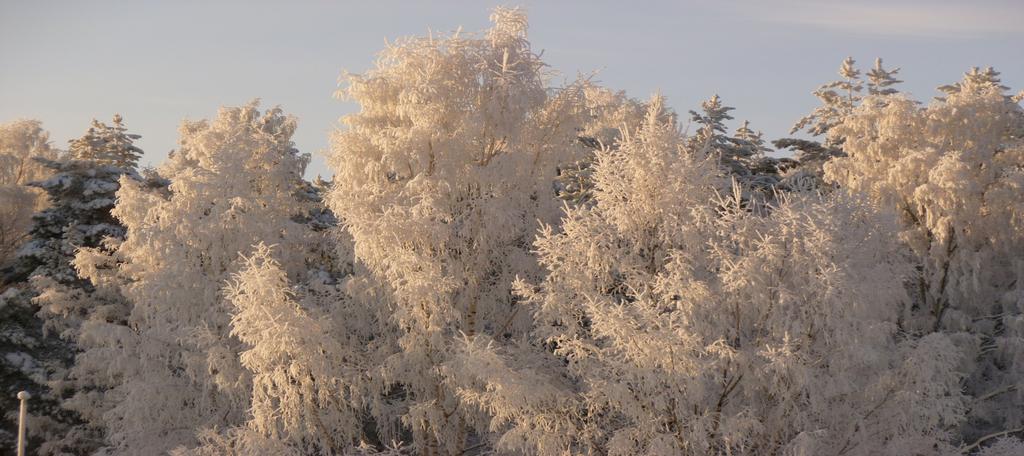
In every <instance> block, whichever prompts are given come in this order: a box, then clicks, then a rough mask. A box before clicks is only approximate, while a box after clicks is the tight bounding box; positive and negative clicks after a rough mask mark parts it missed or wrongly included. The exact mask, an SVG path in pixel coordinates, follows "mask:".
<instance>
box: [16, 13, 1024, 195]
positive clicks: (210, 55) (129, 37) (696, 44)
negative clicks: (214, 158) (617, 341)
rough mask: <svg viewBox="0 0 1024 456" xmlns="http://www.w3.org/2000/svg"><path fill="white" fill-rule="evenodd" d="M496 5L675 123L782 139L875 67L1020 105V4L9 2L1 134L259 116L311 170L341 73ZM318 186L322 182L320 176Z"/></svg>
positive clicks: (59, 135) (59, 133)
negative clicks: (853, 66) (961, 85)
mask: <svg viewBox="0 0 1024 456" xmlns="http://www.w3.org/2000/svg"><path fill="white" fill-rule="evenodd" d="M497 4H504V5H521V6H523V7H525V8H526V10H527V11H528V12H529V14H530V40H531V41H532V43H533V46H534V48H535V49H536V50H538V51H539V50H543V51H544V58H545V60H546V61H547V62H548V63H549V64H550V65H551V67H552V68H553V69H555V70H557V71H559V72H561V73H562V74H563V75H564V76H565V77H566V78H568V79H572V78H574V77H575V75H576V74H577V73H578V72H585V73H589V72H591V71H597V72H598V74H597V77H596V79H597V80H598V81H600V82H602V83H603V84H605V85H606V86H609V87H611V88H616V89H623V90H626V91H627V92H628V93H629V94H630V95H631V96H634V97H639V98H646V97H647V96H649V95H650V94H651V93H652V92H655V91H658V90H660V91H661V92H662V93H663V94H664V95H666V96H667V97H668V102H669V104H670V105H671V106H672V107H674V108H675V109H676V110H677V111H680V112H686V111H687V110H688V109H692V108H695V107H696V106H698V105H699V103H700V101H701V100H702V99H705V98H707V97H708V96H710V95H712V94H714V93H718V94H719V95H721V96H722V98H723V99H724V101H725V102H726V104H728V105H730V106H734V107H736V108H737V109H736V111H735V112H734V114H735V116H736V117H737V121H739V120H742V119H749V120H750V121H751V124H752V126H753V127H754V128H757V129H760V130H763V131H764V132H765V135H766V137H768V138H769V139H775V138H778V137H781V136H784V135H786V133H787V131H788V129H789V126H790V125H792V123H793V122H794V121H796V120H797V119H798V118H799V117H800V116H801V115H803V114H805V113H806V112H808V111H809V110H811V109H812V108H813V107H814V106H816V104H817V101H816V99H815V98H814V97H813V96H812V95H811V91H812V90H813V89H814V88H815V87H816V86H817V85H818V84H820V83H822V82H825V81H828V80H831V79H832V78H833V77H834V76H835V71H836V68H837V67H838V64H839V62H840V61H841V60H842V58H843V57H845V56H847V55H851V56H853V57H854V58H855V59H857V60H858V64H859V65H861V66H862V67H867V66H869V65H870V64H871V63H872V62H873V60H874V58H875V57H876V56H881V57H883V58H884V59H885V62H886V63H887V64H888V65H889V66H899V67H902V68H903V70H902V71H901V73H900V76H901V78H902V79H904V80H905V81H907V83H905V84H903V85H902V88H903V90H904V91H909V92H911V93H913V94H914V95H916V96H917V97H918V98H921V99H929V98H930V97H932V96H933V95H934V94H935V92H934V88H935V87H936V86H939V85H941V84H945V83H949V82H953V81H955V80H957V79H959V78H960V76H961V74H962V73H963V72H964V71H966V70H967V69H969V68H970V67H971V66H987V65H992V66H995V67H996V69H997V70H999V71H1001V72H1002V73H1003V81H1004V83H1005V84H1006V85H1009V86H1011V87H1013V88H1014V89H1015V90H1020V89H1021V88H1024V1H1020V0H1005V1H984V2H983V1H970V2H968V1H958V2H942V1H932V2H925V1H902V0H889V1H877V0H873V1H870V2H853V1H846V2H840V1H818V2H812V1H809V0H788V1H760V2H757V1H747V0H744V1H721V2H710V1H707V2H697V1H689V2H667V1H661V2H625V1H623V2H611V1H585V2H584V1H578V2H569V1H560V2H556V1H551V2H539V1H525V0H524V1H521V2H512V3H504V2H500V3H499V2H470V1H433V2H428V1H417V2H411V1H410V2H396V1H383V0H376V1H373V0H368V1H363V2H348V1H335V2H327V1H288V2H286V1H275V2H265V1H194V0H185V1H166V2H153V1H132V2H127V1H125V2H111V1H31V0H28V1H12V0H0V62H2V65H3V70H0V122H2V121H8V120H12V119H15V118H37V119H40V120H42V121H43V123H44V125H45V127H46V128H47V129H49V130H50V131H51V138H52V139H53V142H54V144H55V145H57V146H58V147H64V146H65V145H66V143H67V140H68V139H71V138H73V137H76V136H79V135H81V134H82V133H83V132H84V130H85V129H86V128H87V127H88V125H89V120H90V119H92V118H94V117H96V118H99V119H101V120H109V119H110V117H111V115H113V114H114V113H118V112H119V113H121V114H123V115H124V117H125V122H126V123H127V125H128V126H129V128H130V130H131V131H133V132H135V133H138V134H141V135H143V139H142V140H140V141H139V143H138V144H139V145H140V146H141V147H142V148H143V149H144V150H146V157H144V159H143V162H144V163H146V164H155V163H158V162H159V161H161V160H162V159H163V158H164V157H165V156H166V154H167V152H168V151H170V150H171V149H173V148H174V147H175V145H176V140H177V127H178V125H179V123H180V121H181V120H182V119H185V118H191V119H199V118H207V117H210V116H213V115H214V114H215V113H216V109H217V107H218V106H220V105H237V104H241V103H245V102H246V101H247V100H250V99H252V98H256V97H259V98H262V99H263V101H264V104H265V105H281V106H282V107H283V108H284V109H285V111H286V112H289V113H291V114H294V115H296V116H298V118H299V121H300V123H299V131H298V132H297V134H296V137H295V142H296V144H297V146H298V147H299V148H300V149H301V150H303V151H306V152H310V153H312V154H313V155H314V157H317V155H318V152H319V151H321V150H323V149H325V148H326V147H327V135H328V132H329V131H330V130H331V129H332V128H335V127H336V126H337V119H338V118H339V117H340V116H341V115H343V114H345V113H348V112H351V111H352V110H354V109H355V106H354V104H352V103H349V102H342V101H338V100H335V99H334V98H332V93H333V92H334V91H335V89H336V87H337V77H338V75H339V74H340V73H341V72H342V71H343V70H349V71H353V72H360V71H363V70H365V69H367V68H370V66H371V65H372V63H373V61H374V55H375V54H376V53H377V52H378V51H379V50H380V49H381V48H382V47H383V45H384V42H385V39H394V38H396V37H401V36H408V35H420V34H425V33H426V32H427V31H428V30H435V31H442V32H443V31H451V30H454V29H456V28H457V27H459V26H463V28H464V30H467V31H475V30H480V29H483V28H485V27H487V25H488V20H487V18H488V14H489V10H490V9H491V8H492V7H493V6H494V5H497ZM310 171H311V174H315V173H323V174H325V175H329V174H330V173H329V172H328V171H327V170H326V168H325V167H324V165H323V161H322V159H318V158H315V159H314V164H313V167H312V169H311V170H310Z"/></svg>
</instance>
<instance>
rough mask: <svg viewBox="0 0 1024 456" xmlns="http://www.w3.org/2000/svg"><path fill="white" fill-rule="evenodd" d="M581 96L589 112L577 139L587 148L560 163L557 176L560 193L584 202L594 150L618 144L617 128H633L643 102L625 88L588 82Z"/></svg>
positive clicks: (590, 183) (590, 186) (589, 186)
mask: <svg viewBox="0 0 1024 456" xmlns="http://www.w3.org/2000/svg"><path fill="white" fill-rule="evenodd" d="M583 96H584V100H585V101H584V103H586V110H587V114H588V115H587V116H585V117H584V124H583V126H582V129H581V130H580V132H579V141H580V144H582V145H583V146H585V147H586V148H587V149H589V151H588V152H587V153H586V154H585V155H584V156H583V158H581V159H580V160H578V161H577V162H575V163H571V164H566V165H563V166H560V167H559V170H558V178H557V180H556V182H557V184H556V185H557V186H558V188H557V189H558V193H559V196H560V197H561V198H562V199H564V200H566V201H568V202H570V203H573V204H586V203H588V202H589V201H590V200H591V196H592V195H591V190H592V189H593V187H594V183H593V180H592V178H591V175H592V174H593V165H594V152H595V151H597V150H600V149H601V148H604V147H612V148H614V147H618V142H619V140H621V136H620V132H621V131H630V130H632V129H634V128H636V126H637V125H639V123H640V121H641V120H642V119H643V115H644V111H645V109H646V108H645V107H644V104H643V103H641V102H640V101H638V100H634V99H632V98H629V97H627V96H626V94H625V92H622V91H619V92H615V91H612V90H609V89H606V88H604V87H600V86H598V85H595V84H592V83H589V82H585V83H584V85H583ZM666 115H675V113H666Z"/></svg>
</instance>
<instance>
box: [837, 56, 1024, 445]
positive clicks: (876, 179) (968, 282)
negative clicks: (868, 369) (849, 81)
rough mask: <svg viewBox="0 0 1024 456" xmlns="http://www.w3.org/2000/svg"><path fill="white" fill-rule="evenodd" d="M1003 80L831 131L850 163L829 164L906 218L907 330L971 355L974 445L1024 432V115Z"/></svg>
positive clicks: (854, 118)
mask: <svg viewBox="0 0 1024 456" xmlns="http://www.w3.org/2000/svg"><path fill="white" fill-rule="evenodd" d="M996 74H997V73H995V72H994V71H991V70H989V71H986V72H979V71H978V70H977V69H974V70H972V71H971V72H970V73H968V74H967V75H966V76H965V78H964V79H963V81H961V82H960V83H958V84H955V85H952V86H946V87H945V88H944V90H945V91H946V93H947V96H946V97H945V98H943V99H937V100H935V101H933V102H932V103H931V104H930V105H928V106H926V107H922V106H921V105H920V104H918V103H917V102H915V101H913V100H910V99H908V98H905V97H901V96H894V95H890V96H887V97H886V98H885V100H884V102H872V103H867V102H866V103H864V104H862V105H861V106H860V107H859V108H857V109H856V110H855V111H854V112H853V113H852V114H851V115H850V116H849V117H848V118H847V119H846V120H845V121H844V122H843V123H842V124H840V125H838V126H836V127H835V128H834V129H833V130H834V131H832V132H830V134H833V135H837V136H841V137H844V138H845V142H844V145H843V148H844V150H845V151H846V153H847V154H848V156H847V157H844V158H837V159H834V160H833V161H832V162H830V163H829V164H827V165H826V167H825V171H826V174H825V175H826V178H827V179H830V180H833V181H834V182H836V183H837V184H838V185H840V186H842V187H845V188H847V189H849V191H851V192H856V193H858V194H862V195H865V196H867V197H868V198H870V199H871V200H873V201H874V202H876V203H877V204H879V205H881V206H882V207H887V208H891V209H894V210H896V211H898V212H899V213H900V215H901V216H902V230H901V232H900V237H901V239H902V240H903V241H904V242H905V243H906V245H908V246H909V247H910V249H911V250H912V251H913V252H914V254H915V257H916V267H917V274H916V276H915V278H914V280H913V281H912V282H911V283H910V284H909V288H910V289H911V291H912V292H913V294H914V297H915V301H914V304H913V306H912V307H910V308H908V309H907V310H906V311H905V315H904V316H903V317H902V327H903V329H904V330H905V331H907V332H908V333H912V334H929V333H935V332H939V333H948V334H952V335H953V336H954V338H955V340H956V341H957V344H958V346H959V348H960V349H961V350H964V351H966V352H967V353H968V354H969V358H968V359H969V360H970V362H968V363H966V364H965V365H964V366H963V369H964V370H966V371H967V372H968V373H969V375H968V377H967V378H966V379H965V381H964V385H963V388H964V391H965V393H966V394H968V395H969V396H971V397H972V398H973V402H972V404H971V413H970V420H969V421H968V422H967V423H966V424H965V426H964V429H963V431H962V437H963V438H964V439H965V442H967V443H969V442H970V441H971V440H972V439H977V438H982V437H983V436H986V435H990V434H991V433H999V432H1003V431H1006V430H1014V429H1017V430H1019V429H1020V428H1022V427H1024V413H1022V410H1021V408H1020V407H1019V406H1017V404H1019V403H1020V401H1021V400H1024V399H1022V398H1024V388H1022V386H1024V385H1022V384H1021V379H1022V378H1024V361H1022V359H1024V327H1022V326H1021V321H1022V309H1024V291H1022V288H1021V287H1022V285H1021V284H1022V283H1024V281H1022V279H1024V262H1022V259H1021V255H1020V252H1022V251H1024V235H1022V232H1024V225H1022V221H1024V205H1022V204H1024V203H1022V201H1024V172H1022V170H1021V163H1024V110H1022V109H1021V107H1020V105H1019V104H1018V103H1017V102H1015V101H1013V100H1012V99H1011V98H1010V97H1008V96H1006V95H1005V93H1004V90H1005V87H1002V86H1001V85H1000V84H999V81H998V79H997V78H994V75H996ZM996 436H998V435H996Z"/></svg>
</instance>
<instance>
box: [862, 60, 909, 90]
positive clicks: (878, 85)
mask: <svg viewBox="0 0 1024 456" xmlns="http://www.w3.org/2000/svg"><path fill="white" fill-rule="evenodd" d="M899 72H900V69H899V68H896V69H893V70H886V69H885V68H883V67H882V59H881V57H879V58H877V59H875V66H874V67H873V68H871V69H870V70H868V73H867V76H868V94H869V95H892V94H894V93H899V91H898V90H896V89H894V88H892V87H890V86H893V85H896V84H899V83H901V82H903V81H901V80H899V79H896V77H895V75H896V73H899Z"/></svg>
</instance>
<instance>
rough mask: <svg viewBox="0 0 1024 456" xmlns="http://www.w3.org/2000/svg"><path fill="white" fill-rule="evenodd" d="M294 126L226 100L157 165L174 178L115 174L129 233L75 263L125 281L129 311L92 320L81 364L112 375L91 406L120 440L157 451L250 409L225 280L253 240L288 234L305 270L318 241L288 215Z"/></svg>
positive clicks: (297, 160) (284, 239)
mask: <svg viewBox="0 0 1024 456" xmlns="http://www.w3.org/2000/svg"><path fill="white" fill-rule="evenodd" d="M295 128H296V122H295V119H294V118H292V117H288V116H285V115H284V114H283V113H282V111H281V110H280V109H276V108H275V109H270V110H267V111H266V112H263V113H261V112H260V111H259V109H258V106H257V104H256V103H255V102H254V103H250V104H248V105H246V106H242V107H237V108H222V109H221V110H220V112H219V113H218V115H217V117H216V118H215V119H213V120H212V121H205V120H204V121H186V122H185V123H184V124H183V125H182V127H181V139H180V148H179V149H178V150H176V151H175V152H173V153H172V154H171V155H170V157H169V159H168V160H167V162H165V163H164V164H163V165H161V166H160V168H159V169H158V172H159V175H160V176H161V177H162V178H164V179H167V180H169V181H170V185H169V187H167V188H166V189H161V188H159V187H158V188H150V187H151V186H147V185H146V183H144V182H138V181H135V180H134V179H128V178H122V179H121V182H120V183H121V189H120V190H119V191H118V193H117V205H116V206H115V208H114V211H113V214H114V216H115V217H117V219H118V220H119V221H120V222H121V223H122V224H123V225H124V227H125V228H126V230H127V238H126V239H125V241H124V242H123V243H121V244H120V245H119V246H117V249H116V253H115V255H114V256H113V257H111V259H109V260H107V259H105V258H104V257H103V256H102V255H98V256H97V255H95V254H93V255H92V256H91V257H90V256H89V255H86V257H85V258H83V260H90V261H83V262H84V263H86V264H84V265H81V266H79V268H80V269H89V268H92V269H91V270H92V271H93V272H94V273H95V274H93V275H95V276H97V277H95V278H94V277H90V278H91V279H92V280H94V281H108V282H111V283H115V284H116V285H118V286H119V288H120V292H121V293H122V294H123V295H124V297H125V298H127V300H128V301H129V302H130V303H131V312H130V315H129V316H128V318H127V325H126V326H124V327H122V328H110V327H108V326H107V325H88V326H87V327H86V328H85V329H84V330H83V333H82V335H81V336H80V338H81V339H86V340H89V341H90V342H92V343H91V344H90V346H91V348H90V349H89V350H86V352H85V353H84V354H83V357H80V358H81V359H82V360H83V363H84V364H81V365H79V366H77V368H79V369H80V370H84V371H93V372H97V373H99V374H102V375H105V376H106V377H108V378H112V379H114V380H115V386H114V387H113V388H111V389H110V390H108V391H106V392H105V394H104V395H103V397H100V398H97V400H99V401H105V404H106V405H97V408H99V409H100V410H103V413H102V416H101V417H100V419H101V420H102V423H103V424H104V425H105V426H106V428H107V432H108V438H109V441H110V444H111V445H112V446H113V448H114V449H115V450H116V451H118V452H124V453H131V454H158V453H160V452H164V451H167V450H169V449H172V448H175V447H177V446H179V445H185V446H191V445H194V444H195V443H196V434H197V433H198V432H199V431H200V430H202V429H206V428H213V427H222V428H223V427H225V426H231V425H235V424H239V423H242V422H244V421H245V420H246V415H247V412H248V410H249V407H250V405H251V404H250V395H251V391H252V375H251V373H250V372H249V371H248V370H247V369H245V367H244V366H243V365H242V364H241V361H240V359H239V357H238V353H239V352H240V351H241V350H242V344H241V342H240V341H239V340H238V339H237V338H235V337H233V336H232V335H231V324H230V323H231V315H232V309H233V308H232V306H231V304H230V303H229V302H227V301H225V300H224V298H223V295H222V288H223V286H224V281H225V280H227V279H228V278H229V277H230V275H231V274H232V273H234V272H237V271H238V268H239V267H240V265H241V261H240V257H239V255H240V254H247V253H248V252H249V251H250V250H251V248H252V246H253V245H254V244H255V243H257V242H267V243H276V244H280V245H281V246H282V249H281V252H282V253H281V262H282V265H283V266H284V268H285V270H286V271H287V272H288V273H289V274H290V275H292V276H294V277H300V276H301V275H302V274H304V272H305V271H304V266H305V258H306V254H307V252H308V250H307V249H306V247H305V245H306V244H307V241H309V243H314V244H315V242H312V239H311V238H310V235H309V230H308V229H307V228H306V226H305V225H304V224H301V223H299V222H297V221H295V220H293V219H294V218H296V217H300V216H302V215H304V214H305V212H306V210H305V208H306V206H307V204H305V203H304V201H303V200H302V199H300V197H299V196H297V195H296V193H297V191H298V190H299V189H300V180H301V176H302V173H303V170H304V169H305V166H306V163H307V161H308V156H306V155H303V154H299V153H298V151H297V150H296V149H295V148H294V146H293V144H292V142H291V136H292V133H293V132H294V131H295ZM104 262H106V263H115V264H117V266H116V277H111V278H106V277H104V276H103V272H104V271H105V270H106V268H105V267H103V266H102V265H103V264H105V263H104ZM89 263H92V265H95V266H91V265H90V264H89ZM96 363H103V364H96Z"/></svg>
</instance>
